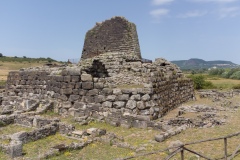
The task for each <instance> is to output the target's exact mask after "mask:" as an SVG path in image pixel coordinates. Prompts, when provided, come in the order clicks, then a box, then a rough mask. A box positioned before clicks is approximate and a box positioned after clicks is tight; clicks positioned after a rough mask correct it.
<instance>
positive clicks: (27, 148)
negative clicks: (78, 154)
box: [23, 133, 77, 159]
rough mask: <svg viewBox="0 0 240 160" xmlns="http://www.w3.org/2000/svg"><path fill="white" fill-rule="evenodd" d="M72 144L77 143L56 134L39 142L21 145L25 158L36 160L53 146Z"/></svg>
mask: <svg viewBox="0 0 240 160" xmlns="http://www.w3.org/2000/svg"><path fill="white" fill-rule="evenodd" d="M72 142H77V140H75V139H69V138H67V137H65V136H62V135H61V134H59V133H57V134H55V135H52V136H48V137H46V138H42V139H40V140H37V141H34V142H29V143H27V144H24V145H23V152H24V153H26V155H25V158H26V159H27V158H30V159H38V157H39V155H41V154H44V153H46V152H47V151H49V149H50V148H51V147H53V146H56V145H58V144H65V145H69V144H70V143H72Z"/></svg>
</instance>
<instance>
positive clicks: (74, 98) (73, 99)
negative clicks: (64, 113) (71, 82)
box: [68, 95, 79, 102]
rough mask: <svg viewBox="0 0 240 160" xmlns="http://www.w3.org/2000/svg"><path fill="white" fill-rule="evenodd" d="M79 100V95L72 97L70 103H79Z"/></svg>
mask: <svg viewBox="0 0 240 160" xmlns="http://www.w3.org/2000/svg"><path fill="white" fill-rule="evenodd" d="M78 99H79V95H70V97H69V99H68V100H69V101H70V102H74V101H77V100H78Z"/></svg>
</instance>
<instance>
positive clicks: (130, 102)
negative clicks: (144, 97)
mask: <svg viewBox="0 0 240 160" xmlns="http://www.w3.org/2000/svg"><path fill="white" fill-rule="evenodd" d="M136 107H137V102H136V101H134V100H128V101H127V104H126V108H129V109H134V108H136Z"/></svg>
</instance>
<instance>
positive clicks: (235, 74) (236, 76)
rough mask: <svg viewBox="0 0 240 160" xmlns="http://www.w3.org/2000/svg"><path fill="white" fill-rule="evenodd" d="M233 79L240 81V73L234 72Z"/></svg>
mask: <svg viewBox="0 0 240 160" xmlns="http://www.w3.org/2000/svg"><path fill="white" fill-rule="evenodd" d="M230 78H231V79H240V71H236V72H234V73H233V74H232V75H231V76H230Z"/></svg>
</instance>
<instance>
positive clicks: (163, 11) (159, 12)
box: [150, 8, 169, 19]
mask: <svg viewBox="0 0 240 160" xmlns="http://www.w3.org/2000/svg"><path fill="white" fill-rule="evenodd" d="M168 13H169V10H168V9H164V8H161V9H155V10H152V11H151V12H150V15H151V16H152V17H153V18H156V19H159V18H160V17H162V16H165V15H167V14H168Z"/></svg>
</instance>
